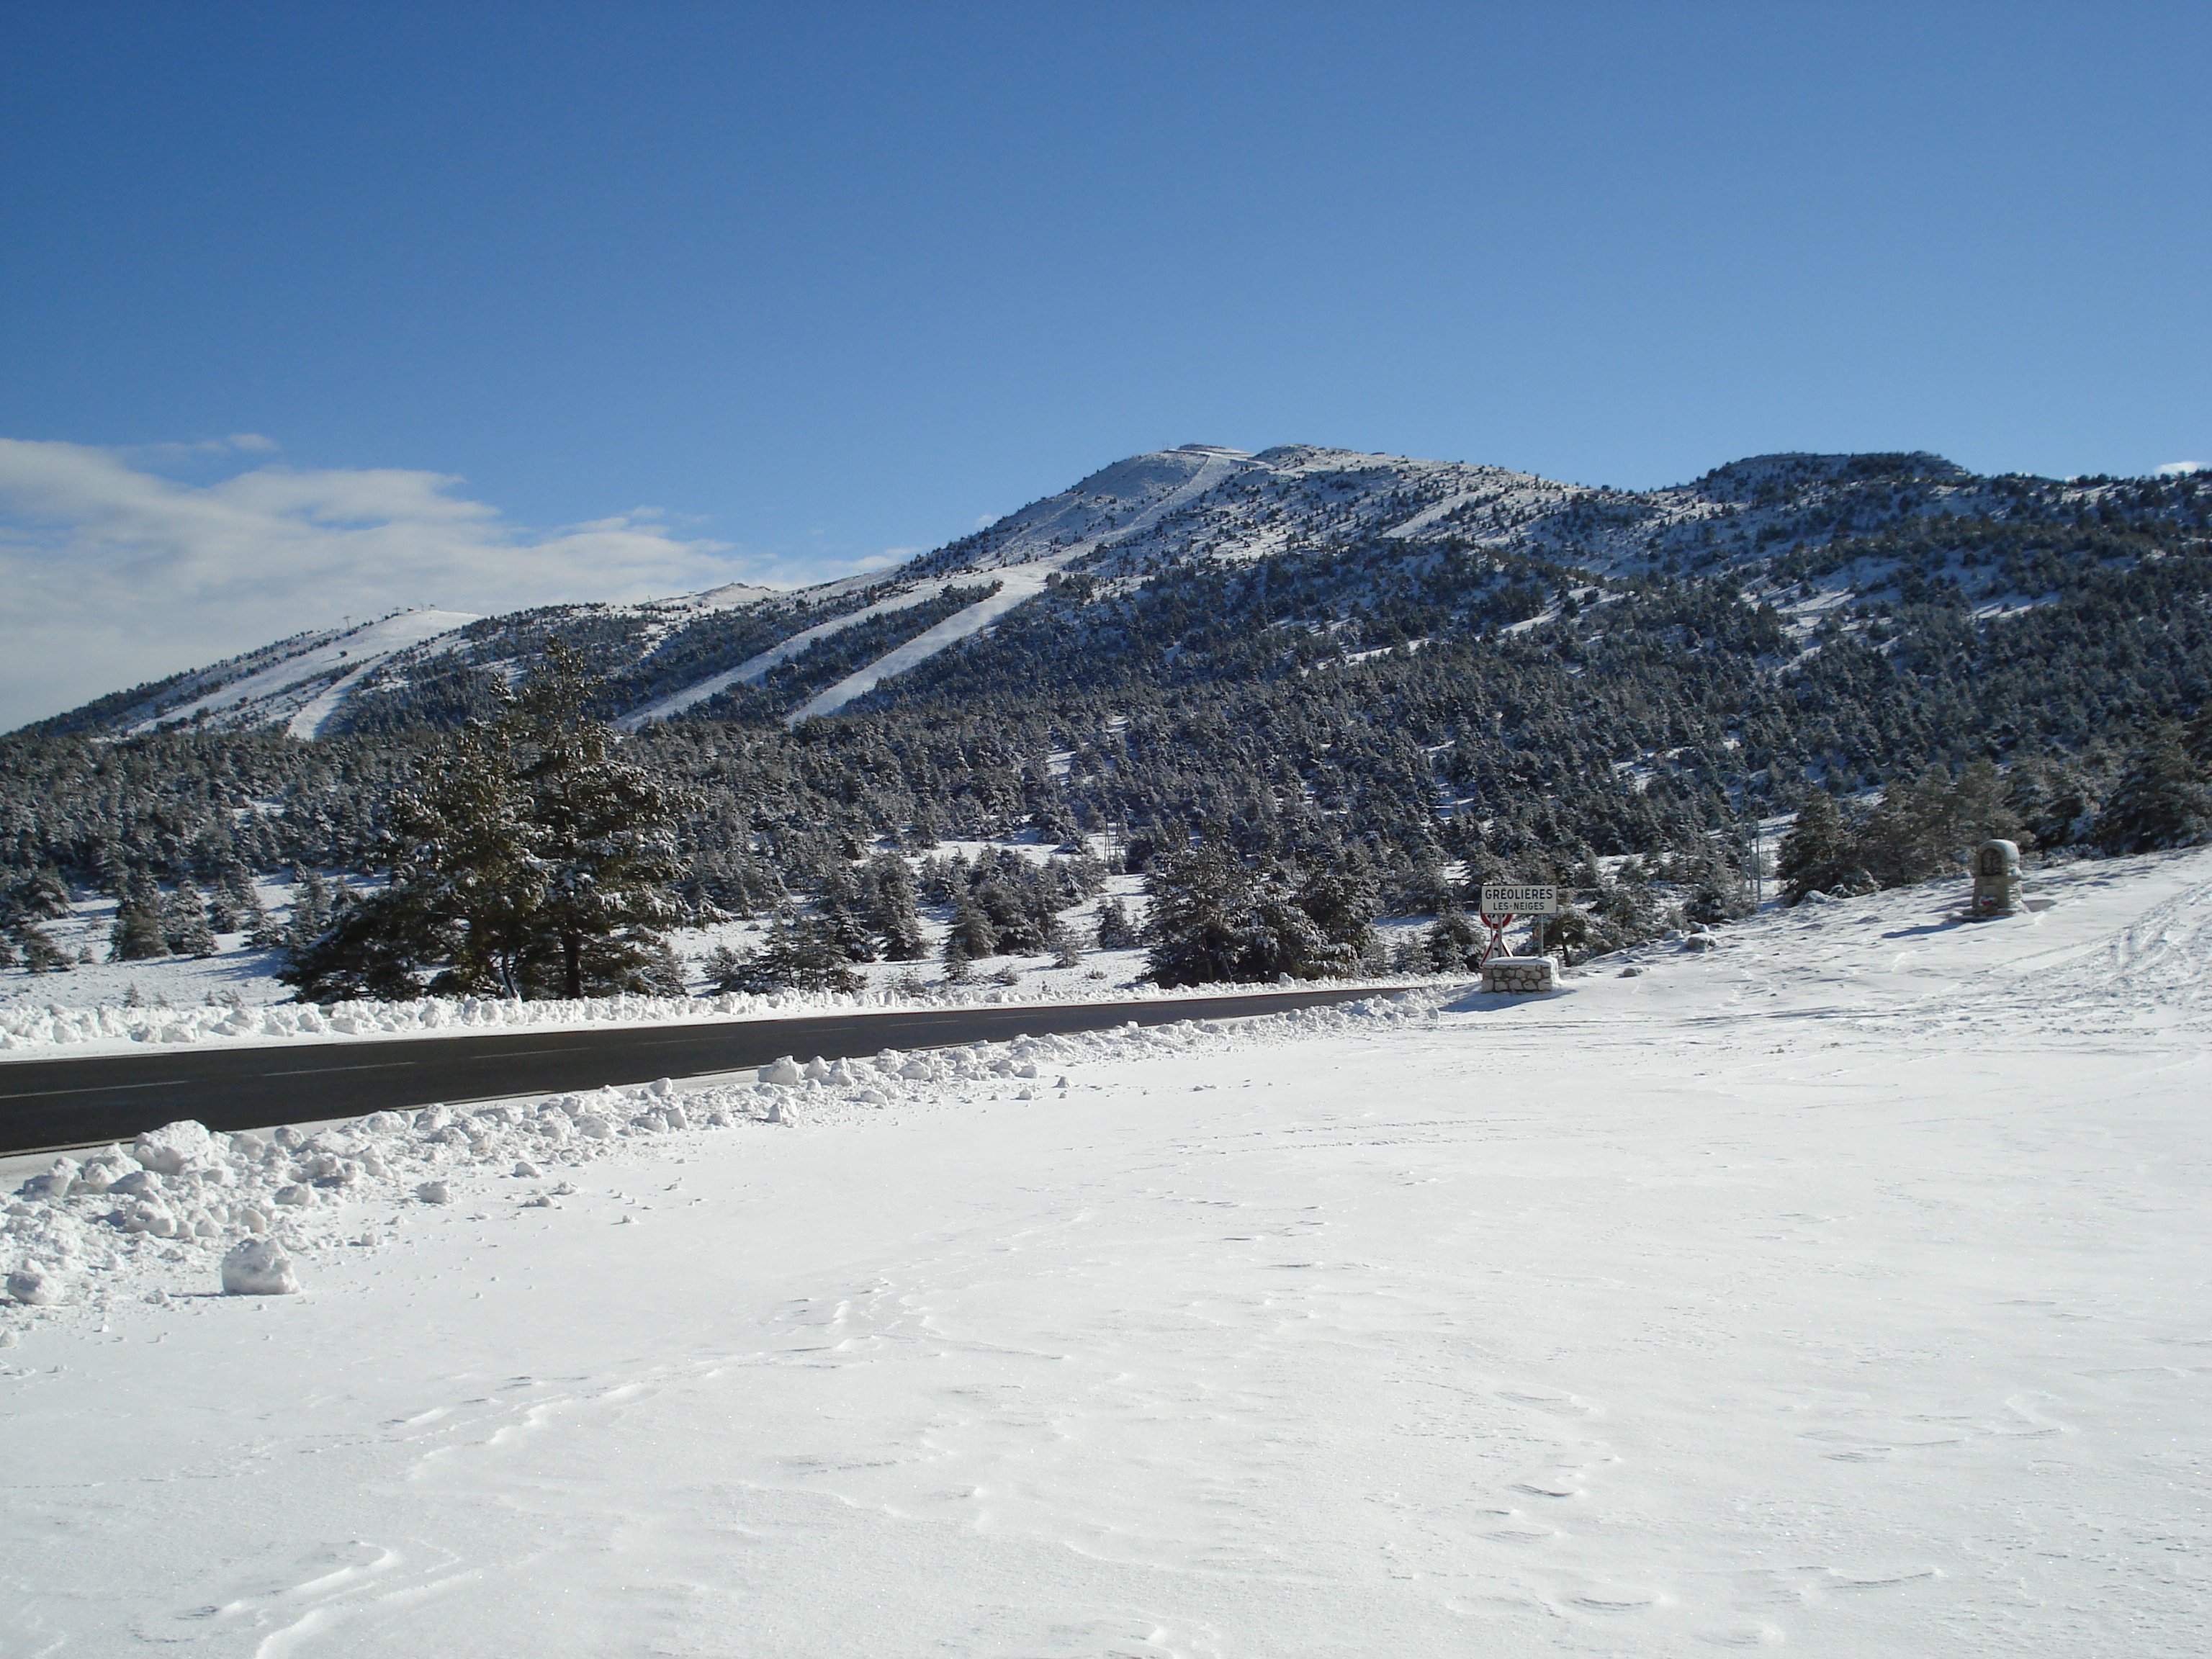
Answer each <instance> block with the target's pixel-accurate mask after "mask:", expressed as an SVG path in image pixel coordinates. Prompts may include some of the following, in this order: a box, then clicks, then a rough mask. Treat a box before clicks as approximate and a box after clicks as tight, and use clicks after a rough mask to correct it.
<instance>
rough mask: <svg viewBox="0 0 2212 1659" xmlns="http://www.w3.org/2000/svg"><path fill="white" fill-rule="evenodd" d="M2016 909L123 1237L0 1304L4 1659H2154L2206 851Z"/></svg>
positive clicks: (1224, 1042)
mask: <svg viewBox="0 0 2212 1659" xmlns="http://www.w3.org/2000/svg"><path fill="white" fill-rule="evenodd" d="M1957 896H1958V889H1957V888H1956V887H1955V886H1953V887H1949V888H1936V889H1928V890H1917V891H1912V892H1905V893H1896V894H1887V895H1883V896H1881V897H1879V898H1876V899H1873V900H1862V901H1850V902H1844V903H1843V904H1839V905H1832V906H1827V907H1821V908H1807V909H1800V910H1797V911H1795V912H1790V913H1786V914H1783V915H1773V916H1770V917H1767V918H1765V919H1762V920H1761V921H1758V922H1756V923H1753V924H1751V925H1748V926H1746V927H1739V928H1735V929H1731V930H1729V933H1728V934H1727V938H1728V943H1727V944H1726V945H1725V946H1724V947H1723V949H1720V950H1718V951H1711V952H1709V953H1705V954H1702V955H1689V954H1681V955H1677V954H1673V953H1670V952H1668V951H1654V952H1652V953H1650V954H1649V955H1648V956H1646V957H1644V958H1642V960H1641V963H1640V965H1641V966H1643V967H1644V969H1645V971H1644V973H1643V974H1642V975H1639V976H1636V977H1631V978H1621V977H1619V976H1617V975H1616V974H1615V972H1614V971H1613V969H1614V968H1615V967H1616V966H1617V965H1618V964H1607V965H1606V966H1605V968H1604V969H1601V970H1598V971H1593V972H1592V973H1589V974H1585V975H1583V976H1580V977H1577V978H1575V979H1572V980H1571V981H1568V988H1567V989H1566V990H1565V991H1563V992H1562V993H1560V994H1558V995H1556V996H1554V997H1552V998H1548V999H1528V1000H1519V1001H1513V1002H1509V1003H1504V1004H1500V1003H1498V1001H1497V1000H1492V1001H1489V1002H1486V1001H1484V1000H1482V999H1480V997H1479V996H1474V995H1469V994H1464V993H1454V994H1449V995H1443V996H1431V997H1426V998H1423V997H1415V998H1410V999H1407V1000H1404V1001H1401V1002H1399V1003H1396V1004H1394V1005H1389V1006H1388V1007H1387V1008H1385V1007H1383V1006H1382V1005H1377V1007H1376V1011H1374V1012H1366V1013H1359V1014H1350V1015H1324V1016H1318V1017H1309V1018H1301V1019H1297V1020H1274V1021H1266V1022H1255V1023H1250V1024H1242V1025H1237V1024H1231V1025H1228V1026H1226V1027H1225V1028H1223V1029H1221V1030H1218V1031H1214V1032H1209V1031H1207V1030H1203V1029H1200V1028H1196V1027H1185V1028H1176V1029H1174V1030H1170V1031H1168V1032H1165V1033H1164V1034H1161V1035H1158V1036H1136V1035H1123V1036H1115V1037H1105V1038H1100V1039H1095V1040H1089V1041H1086V1042H1082V1043H1070V1044H1065V1045H1062V1046H1061V1047H1060V1048H1058V1049H1056V1050H1054V1055H1055V1056H1056V1057H1054V1058H1050V1059H1048V1063H1046V1064H1045V1065H1043V1066H1039V1067H1038V1068H1037V1069H1038V1070H1039V1073H1040V1075H1039V1077H1038V1079H1036V1081H1035V1082H1034V1083H1028V1082H1024V1083H1021V1084H1020V1087H1019V1088H1018V1087H1017V1086H1016V1085H1017V1082H1018V1079H1016V1078H1014V1077H1011V1076H1001V1075H994V1074H992V1073H990V1072H989V1071H988V1070H987V1064H988V1063H989V1054H988V1053H987V1052H986V1051H981V1050H978V1051H975V1053H973V1054H969V1055H967V1056H964V1057H963V1065H962V1069H963V1070H964V1071H966V1072H968V1073H969V1077H968V1079H967V1080H965V1081H957V1080H948V1081H933V1080H931V1079H927V1078H917V1079H913V1080H911V1081H910V1082H909V1083H908V1084H907V1085H905V1086H903V1087H902V1088H900V1087H894V1088H892V1089H890V1090H889V1091H885V1092H886V1093H887V1097H889V1098H890V1104H889V1105H887V1106H884V1107H881V1108H878V1107H874V1106H870V1105H867V1104H865V1103H860V1097H859V1095H858V1093H857V1092H856V1091H854V1089H852V1088H849V1087H846V1086H842V1085H836V1084H824V1085H820V1086H817V1087H814V1088H799V1089H790V1090H783V1091H777V1090H775V1089H773V1088H769V1089H767V1090H762V1089H759V1088H757V1087H753V1086H751V1085H748V1086H747V1087H745V1088H744V1089H741V1090H740V1089H732V1088H728V1087H725V1088H722V1089H720V1091H717V1092H714V1093H713V1094H710V1095H707V1096H704V1097H702V1096H700V1095H696V1094H694V1095H691V1096H689V1097H679V1098H688V1099H689V1100H690V1102H691V1104H692V1109H693V1111H694V1112H695V1114H696V1113H698V1112H702V1111H703V1110H704V1109H706V1106H707V1104H708V1103H712V1102H720V1103H723V1104H724V1105H725V1106H729V1105H731V1104H732V1103H734V1104H735V1105H736V1106H737V1107H738V1109H739V1111H740V1113H741V1114H742V1115H741V1121H738V1122H736V1123H735V1124H734V1125H733V1126H732V1127H723V1128H704V1129H702V1128H692V1129H684V1130H679V1131H660V1130H650V1129H648V1130H641V1131H639V1132H637V1133H635V1134H634V1135H628V1134H622V1133H618V1134H617V1135H616V1136H615V1137H614V1138H613V1139H610V1140H607V1141H604V1142H597V1143H594V1149H595V1150H598V1151H599V1152H602V1153H603V1154H604V1155H602V1156H599V1157H597V1158H594V1159H592V1160H589V1161H585V1162H581V1163H579V1164H576V1165H575V1166H574V1168H573V1169H571V1168H568V1167H566V1166H563V1165H561V1164H557V1163H556V1162H555V1161H551V1160H550V1159H549V1161H548V1162H547V1163H546V1164H545V1166H544V1176H543V1177H542V1178H538V1179H534V1180H533V1179H529V1178H516V1177H513V1176H507V1175H506V1174H504V1173H503V1172H504V1170H506V1169H507V1168H508V1167H509V1164H508V1162H507V1160H506V1159H505V1158H504V1157H502V1158H501V1159H500V1161H497V1162H487V1161H485V1160H483V1159H481V1158H473V1157H472V1156H471V1154H470V1153H469V1152H468V1151H467V1150H466V1149H465V1148H456V1147H453V1144H452V1143H450V1142H440V1143H430V1144H431V1145H435V1146H447V1148H448V1149H449V1151H450V1152H451V1155H452V1162H451V1171H452V1172H451V1174H450V1175H449V1176H447V1180H448V1182H449V1184H450V1186H451V1187H452V1188H453V1194H454V1196H455V1199H456V1201H455V1202H454V1203H453V1204H452V1205H450V1206H433V1205H427V1204H418V1203H408V1204H404V1205H403V1204H400V1203H398V1202H395V1201H393V1199H392V1193H394V1192H397V1191H399V1190H404V1187H399V1186H387V1187H386V1188H381V1189H379V1190H380V1191H381V1192H382V1193H383V1194H384V1195H383V1196H382V1197H381V1199H380V1201H379V1202H377V1203H375V1204H374V1205H370V1204H356V1205H355V1206H352V1207H351V1209H350V1211H349V1212H330V1213H331V1214H333V1215H336V1214H339V1213H344V1214H346V1215H347V1219H346V1220H345V1223H344V1226H343V1230H340V1231H343V1232H345V1233H356V1234H357V1233H360V1232H362V1231H366V1232H368V1233H369V1234H371V1235H373V1236H374V1237H377V1238H378V1239H380V1241H381V1242H380V1243H377V1244H374V1245H369V1246H360V1245H351V1246H349V1245H343V1244H338V1243H316V1242H315V1241H317V1240H319V1239H326V1238H327V1239H335V1238H336V1237H338V1236H339V1232H338V1231H327V1230H326V1231H323V1232H317V1231H314V1229H313V1228H312V1227H307V1226H304V1225H303V1227H302V1230H301V1231H302V1233H303V1236H304V1237H306V1239H307V1246H306V1248H302V1249H300V1250H298V1251H297V1252H295V1259H296V1261H297V1263H298V1267H299V1271H300V1274H301V1278H302V1279H303V1280H304V1281H305V1283H306V1286H307V1288H306V1291H305V1293H304V1294H302V1295H300V1296H296V1297H219V1296H216V1295H215V1294H212V1292H213V1291H215V1288H216V1268H215V1262H216V1260H217V1258H218V1256H219V1254H220V1251H219V1249H217V1248H216V1246H215V1245H212V1244H211V1245H209V1246H205V1247H197V1246H196V1247H192V1248H191V1249H186V1250H185V1251H184V1255H185V1260H184V1261H178V1262H164V1261H162V1260H161V1255H160V1251H159V1250H158V1249H155V1247H154V1244H155V1242H146V1243H142V1244H141V1245H138V1246H133V1247H131V1248H130V1249H125V1250H124V1251H122V1252H121V1255H120V1256H119V1259H118V1266H117V1267H115V1268H114V1269H113V1270H112V1272H109V1273H106V1275H105V1277H104V1279H102V1282H103V1283H105V1284H106V1285H107V1286H108V1288H107V1289H106V1291H104V1292H102V1295H104V1297H105V1300H104V1303H98V1302H92V1303H81V1304H78V1305H76V1306H74V1307H67V1308H59V1309H51V1310H30V1309H23V1308H17V1309H15V1310H12V1311H11V1312H9V1314H8V1315H7V1316H6V1321H7V1329H8V1331H9V1334H11V1335H14V1336H15V1337H16V1339H17V1340H16V1341H15V1345H14V1346H10V1347H9V1348H7V1349H6V1350H5V1351H4V1352H0V1363H4V1364H5V1365H6V1367H7V1370H8V1374H7V1376H5V1377H4V1379H0V1386H4V1388H5V1390H6V1398H7V1401H8V1405H7V1413H8V1421H7V1425H6V1433H7V1440H6V1443H7V1447H8V1457H7V1461H6V1464H5V1470H6V1475H5V1478H6V1480H7V1482H8V1490H7V1494H6V1502H5V1505H4V1510H0V1575H4V1583H5V1590H4V1594H0V1653H6V1654H10V1655H13V1654H18V1653H21V1654H33V1653H36V1654H46V1653H85V1654H112V1653H124V1652H135V1651H137V1650H141V1649H142V1648H143V1649H148V1650H152V1649H156V1648H158V1649H161V1650H166V1651H183V1652H193V1653H200V1652H204V1653H208V1654H213V1655H256V1656H271V1659H273V1656H279V1655H362V1656H368V1655H378V1656H390V1655H410V1656H411V1655H425V1656H428V1655H440V1656H473V1655H483V1656H511V1655H516V1654H563V1655H565V1654H577V1655H585V1654H590V1655H631V1654H635V1655H648V1654H651V1655H663V1654H677V1655H700V1656H708V1655H714V1656H727V1655H775V1656H784V1655H802V1656H812V1655H825V1656H826V1655H856V1656H858V1655H867V1656H906V1655H925V1654H945V1655H962V1656H970V1655H973V1656H1007V1659H1014V1656H1024V1659H1038V1656H1070V1659H1073V1656H1107V1655H1168V1654H1176V1655H1189V1656H1232V1655H1233V1656H1251V1659H1275V1656H1285V1655H1343V1656H1351V1655H1359V1656H1396V1655H1426V1654H1480V1655H1520V1654H1545V1655H1549V1654H1563V1653H1564V1654H1590V1655H1598V1654H1609V1655H1618V1654H1629V1655H1643V1654H1652V1655H1674V1654H1682V1655H1689V1654H1705V1653H1711V1652H1712V1651H1715V1650H1729V1649H1731V1648H1735V1649H1757V1648H1759V1647H1761V1646H1762V1645H1765V1644H1785V1645H1786V1648H1787V1649H1788V1650H1794V1651H1796V1652H1800V1653H1804V1654H1811V1655H1820V1656H1837V1655H1845V1656H1859V1655H1863V1656H1869V1659H1871V1656H1891V1655H1899V1654H1911V1655H1954V1654H1955V1655H1969V1654H1972V1655H1988V1654H2021V1655H2039V1656H2090V1655H2095V1656H2106V1655H2181V1654H2186V1653H2193V1652H2197V1651H2200V1650H2201V1647H2202V1635H2203V1610H2204V1607H2205V1605H2206V1602H2205V1600H2204V1595H2203V1589H2204V1586H2203V1578H2202V1563H2203V1559H2204V1554H2203V1552H2204V1549H2205V1547H2206V1544H2207V1539H2206V1537H2205V1525H2204V1516H2205V1513H2206V1510H2205V1496H2206V1494H2205V1487H2204V1479H2203V1474H2204V1468H2203V1456H2204V1453H2205V1449H2206V1447H2205V1440H2206V1427H2205V1425H2206V1424H2207V1422H2208V1420H2212V1419H2208V1416H2207V1413H2206V1410H2205V1406H2206V1401H2205V1395H2206V1387H2205V1383H2206V1378H2207V1376H2208V1375H2209V1374H2212V1314H2208V1309H2212V1298H2208V1297H2207V1296H2206V1293H2205V1291H2206V1287H2205V1284H2204V1280H2205V1277H2206V1274H2205V1268H2206V1265H2207V1261H2208V1255H2212V1253H2208V1251H2207V1249H2206V1245H2205V1237H2204V1229H2203V1217H2204V1207H2203V1176H2204V1170H2205V1135H2204V1131H2203V1115H2204V1104H2203V1103H2205V1102H2206V1101H2207V1100H2209V1099H2212V1077H2208V1075H2207V1073H2208V1069H2212V1068H2208V1066H2207V1062H2206V1052H2207V1046H2208V1045H2207V1040H2208V1036H2212V972H2209V971H2208V969H2212V856H2208V855H2205V854H2191V855H2184V856H2179V857H2166V858H2157V859H2149V860H2127V861H2124V862H2121V863H2115V864H2109V865H2086V866H2075V867H2074V868H2072V869H2071V870H2069V871H2067V872H2061V873H2059V874H2058V875H2056V876H2054V877H2052V878H2049V879H2048V880H2047V881H2046V882H2045V884H2044V896H2046V897H2048V898H2050V899H2051V900H2053V901H2055V902H2054V903H2053V904H2052V907H2051V908H2049V909H2047V910H2045V911H2043V912H2041V913H2039V914H2038V915H2031V916H2024V917H2021V918H2019V919H2017V920H2013V921H2001V922H1992V923H1987V924H1981V925H1978V926H1955V925H1954V926H1947V925H1945V924H1944V922H1943V919H1942V909H1943V907H1944V905H1945V904H1946V903H1948V902H1955V900H1956V898H1957ZM1431 1010H1433V1011H1434V1013H1433V1017H1431ZM997 1052H1001V1053H1003V1051H997ZM949 1069H950V1067H949V1066H940V1067H939V1071H940V1074H942V1073H944V1072H945V1071H949ZM1063 1073H1064V1074H1065V1075H1066V1079H1067V1083H1068V1086H1067V1088H1066V1090H1065V1091H1061V1090H1060V1089H1059V1088H1058V1087H1057V1086H1055V1085H1056V1083H1057V1080H1058V1078H1059V1076H1060V1075H1061V1074H1063ZM1022 1088H1026V1089H1027V1090H1028V1091H1029V1092H1030V1094H1031V1095H1032V1098H1030V1099H1028V1100H1020V1099H1017V1098H1016V1097H1015V1096H1016V1095H1017V1094H1018V1092H1020V1090H1021V1089H1022ZM770 1096H774V1097H775V1101H774V1103H775V1104H777V1105H779V1106H780V1107H786V1108H787V1109H782V1110H780V1111H779V1113H778V1115H780V1116H783V1117H786V1118H787V1119H789V1120H791V1121H787V1122H784V1123H779V1124H770V1123H767V1122H764V1121H757V1120H756V1118H755V1117H753V1116H752V1115H750V1113H751V1112H753V1111H755V1110H757V1109H760V1108H759V1107H758V1105H757V1103H761V1102H763V1101H768V1100H769V1097H770ZM609 1099H610V1101H611V1097H609ZM656 1099H659V1097H651V1096H637V1097H629V1098H627V1101H626V1103H627V1105H628V1106H629V1108H631V1109H644V1108H648V1107H650V1106H651V1105H652V1103H653V1101H654V1100H656ZM525 1104H526V1106H528V1107H531V1108H533V1109H534V1107H535V1105H536V1103H534V1102H532V1103H525ZM502 1133H511V1132H510V1131H509V1130H507V1129H506V1128H495V1129H492V1130H490V1131H489V1136H488V1140H487V1144H488V1145H489V1144H490V1143H491V1142H495V1141H496V1140H497V1139H498V1138H499V1136H500V1135H501V1134H502ZM424 1151H425V1156H427V1155H428V1152H427V1148H425V1149H424ZM410 1156H411V1154H410ZM405 1178H406V1177H402V1179H403V1181H404V1179H405ZM556 1178H565V1179H567V1180H568V1182H569V1184H571V1185H572V1186H573V1187H574V1188H575V1189H576V1190H575V1191H574V1193H573V1194H567V1195H562V1196H558V1197H555V1198H552V1199H551V1202H550V1206H548V1207H531V1206H526V1204H525V1202H524V1201H523V1200H526V1199H527V1198H529V1197H531V1196H532V1195H538V1194H551V1193H552V1192H553V1191H554V1182H555V1181H556ZM317 1213H318V1214H321V1213H323V1212H317ZM19 1219H20V1218H19ZM9 1265H13V1264H12V1262H10V1263H9ZM95 1277H98V1275H95ZM163 1285H167V1286H169V1287H171V1288H172V1289H173V1290H179V1289H182V1288H185V1287H189V1288H190V1289H191V1291H192V1292H193V1294H191V1295H189V1296H185V1295H181V1294H177V1295H173V1296H172V1297H171V1299H170V1300H169V1301H168V1302H167V1304H162V1305H149V1304H147V1303H145V1302H143V1300H140V1299H139V1297H143V1295H144V1294H146V1293H148V1291H149V1290H151V1289H153V1288H158V1287H160V1286H163Z"/></svg>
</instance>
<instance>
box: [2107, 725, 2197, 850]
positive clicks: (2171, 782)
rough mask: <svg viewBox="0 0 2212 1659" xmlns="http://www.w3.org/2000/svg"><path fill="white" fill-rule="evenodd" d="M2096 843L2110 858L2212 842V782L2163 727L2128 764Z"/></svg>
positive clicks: (2179, 736)
mask: <svg viewBox="0 0 2212 1659" xmlns="http://www.w3.org/2000/svg"><path fill="white" fill-rule="evenodd" d="M2095 834H2096V842H2097V845H2098V847H2099V848H2100V849H2101V850H2103V851H2105V852H2107V853H2115V854H2118V853H2150V852H2156V851H2158V850H2160V849H2161V848H2168V847H2194V846H2196V845H2197V844H2198V843H2199V842H2205V841H2212V781H2209V780H2208V769H2207V768H2205V767H2203V766H2200V765H2199V764H2198V763H2197V762H2196V761H2195V760H2194V759H2193V758H2192V757H2191V755H2190V752H2189V750H2188V749H2187V748H2186V747H2185V743H2184V738H2183V734H2182V733H2181V732H2177V731H2176V730H2174V729H2173V728H2172V727H2171V726H2166V727H2163V728H2161V729H2160V731H2159V732H2156V733H2154V735H2153V736H2152V738H2151V739H2150V741H2149V742H2148V743H2147V744H2144V745H2143V747H2142V750H2139V751H2138V752H2137V753H2136V756H2135V757H2134V760H2133V761H2132V762H2131V763H2130V765H2129V768H2128V770H2127V774H2126V775H2125V776H2124V777H2123V778H2122V779H2121V780H2120V785H2119V787H2118V788H2117V789H2115V790H2113V792H2112V799H2110V800H2108V801H2106V803H2105V806H2104V810H2103V811H2100V812H2099V813H2098V814H2097V827H2096V831H2095Z"/></svg>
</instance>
